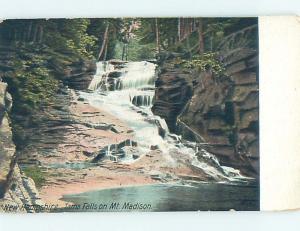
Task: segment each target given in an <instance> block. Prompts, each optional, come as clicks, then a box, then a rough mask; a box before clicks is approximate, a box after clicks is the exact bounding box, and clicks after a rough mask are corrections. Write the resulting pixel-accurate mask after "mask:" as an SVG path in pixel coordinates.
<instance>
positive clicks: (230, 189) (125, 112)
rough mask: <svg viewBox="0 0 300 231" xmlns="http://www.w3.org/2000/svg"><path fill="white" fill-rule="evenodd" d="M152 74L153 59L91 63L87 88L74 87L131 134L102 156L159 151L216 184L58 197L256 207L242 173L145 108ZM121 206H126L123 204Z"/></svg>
mask: <svg viewBox="0 0 300 231" xmlns="http://www.w3.org/2000/svg"><path fill="white" fill-rule="evenodd" d="M156 77H157V73H156V64H153V63H150V62H146V61H141V62H126V63H118V64H117V65H116V64H115V65H112V64H111V63H109V62H99V63H97V73H96V75H95V76H94V78H93V80H92V82H91V84H90V86H89V90H88V91H86V92H80V93H79V94H80V97H82V98H84V99H85V100H86V101H87V102H88V103H89V104H90V105H92V106H94V107H99V108H101V109H102V110H105V111H106V112H108V113H109V114H111V115H113V116H115V117H117V118H118V119H120V120H122V121H124V122H125V123H126V124H127V125H128V126H129V127H130V128H131V129H132V130H133V132H134V139H133V140H130V141H129V143H128V144H126V145H123V146H122V147H120V148H119V146H118V144H115V145H113V144H112V145H109V146H108V147H106V149H105V153H104V157H103V158H109V159H111V160H114V161H117V162H124V163H128V164H130V163H133V162H134V161H137V160H138V159H139V158H140V157H142V156H143V155H146V154H147V153H149V152H151V150H160V151H161V152H162V153H163V157H164V158H165V160H167V161H168V163H169V164H170V165H173V166H175V167H176V164H177V162H178V160H179V159H180V160H184V161H185V162H186V163H188V164H189V165H191V166H192V167H193V168H199V169H201V170H203V171H204V172H205V173H206V174H208V175H209V176H211V178H212V179H215V181H218V183H194V184H186V185H176V184H173V185H172V184H157V185H146V186H134V187H122V188H114V189H104V190H98V191H92V192H85V193H81V194H77V195H65V196H64V197H63V200H64V201H68V202H73V203H75V204H76V203H91V202H95V201H96V202H103V203H108V202H109V201H111V200H114V201H117V202H119V203H120V204H122V203H125V202H126V201H130V202H132V203H138V202H141V201H143V203H148V204H151V208H148V211H178V210H229V209H231V208H233V209H236V210H257V209H258V207H259V206H258V202H257V201H258V199H257V198H258V197H259V195H258V189H257V187H256V186H255V185H253V184H248V183H247V182H249V181H251V179H249V178H247V177H244V176H242V175H241V174H240V173H239V171H238V170H236V169H233V168H230V167H226V166H221V165H220V164H219V162H218V160H217V158H216V157H214V156H213V155H212V154H210V153H208V152H207V151H206V150H205V149H204V148H202V147H201V144H197V143H194V142H188V141H184V140H182V139H181V137H180V136H178V135H175V134H171V133H170V132H169V130H168V127H167V124H166V122H165V121H164V120H163V119H162V118H160V117H159V116H156V115H153V113H152V111H151V107H152V102H153V97H154V90H155V80H156ZM133 144H134V145H133ZM172 153H179V154H176V155H174V154H172ZM199 156H201V158H198V157H199ZM220 179H222V180H220ZM123 210H125V211H128V209H127V208H125V209H123ZM123 210H122V211H123Z"/></svg>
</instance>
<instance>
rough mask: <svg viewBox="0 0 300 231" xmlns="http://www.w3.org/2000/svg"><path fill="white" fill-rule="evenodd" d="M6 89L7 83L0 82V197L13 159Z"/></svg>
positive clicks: (3, 191)
mask: <svg viewBox="0 0 300 231" xmlns="http://www.w3.org/2000/svg"><path fill="white" fill-rule="evenodd" d="M6 89H7V84H6V83H3V82H0V169H1V171H0V197H3V195H4V193H5V192H6V189H7V179H8V178H9V176H10V175H11V165H14V164H13V163H14V159H15V145H14V143H13V142H12V131H11V127H10V125H9V118H8V112H9V110H10V108H11V103H12V100H11V96H10V95H9V94H8V92H7V90H6Z"/></svg>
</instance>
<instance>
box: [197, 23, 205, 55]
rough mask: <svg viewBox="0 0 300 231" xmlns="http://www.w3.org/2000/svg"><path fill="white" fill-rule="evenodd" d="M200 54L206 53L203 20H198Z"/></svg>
mask: <svg viewBox="0 0 300 231" xmlns="http://www.w3.org/2000/svg"><path fill="white" fill-rule="evenodd" d="M198 36H199V53H200V54H203V53H204V36H203V20H202V19H201V18H200V19H198Z"/></svg>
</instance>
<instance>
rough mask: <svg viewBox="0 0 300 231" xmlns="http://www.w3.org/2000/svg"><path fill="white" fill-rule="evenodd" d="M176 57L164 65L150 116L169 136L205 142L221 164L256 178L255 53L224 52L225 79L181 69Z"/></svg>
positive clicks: (243, 49)
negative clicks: (161, 120) (165, 127)
mask: <svg viewBox="0 0 300 231" xmlns="http://www.w3.org/2000/svg"><path fill="white" fill-rule="evenodd" d="M175 56H176V55H175ZM175 56H174V55H172V54H171V55H168V56H167V57H165V58H164V59H162V60H161V64H160V66H161V67H160V71H159V75H158V79H157V81H156V87H157V88H156V92H155V99H154V105H153V107H152V111H153V112H154V113H155V114H156V115H159V116H161V117H162V118H164V119H165V120H166V122H167V124H168V126H169V128H170V130H171V131H173V132H176V133H178V134H180V135H182V136H183V138H185V139H187V140H193V141H197V142H199V143H202V145H203V146H204V147H205V149H206V150H208V151H209V152H211V153H213V154H214V155H215V156H216V157H217V158H218V159H219V161H220V163H221V164H222V165H225V166H230V167H234V168H237V169H240V170H241V172H242V173H243V174H246V175H248V176H253V177H256V178H258V173H259V145H258V144H259V141H258V140H259V131H258V129H259V127H258V125H259V123H258V103H259V102H258V53H257V51H256V50H254V49H250V48H240V49H236V50H234V51H231V52H227V53H223V54H222V57H221V59H222V63H223V65H224V67H225V73H224V74H223V75H222V76H216V75H214V74H213V73H212V72H211V71H203V72H199V71H196V70H189V69H186V68H183V67H181V66H180V65H178V64H177V62H176V57H175Z"/></svg>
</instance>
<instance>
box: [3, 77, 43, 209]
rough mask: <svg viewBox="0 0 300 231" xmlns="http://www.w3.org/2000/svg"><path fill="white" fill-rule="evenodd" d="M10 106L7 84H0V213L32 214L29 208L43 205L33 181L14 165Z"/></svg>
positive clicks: (14, 152)
mask: <svg viewBox="0 0 300 231" xmlns="http://www.w3.org/2000/svg"><path fill="white" fill-rule="evenodd" d="M11 105H12V98H11V96H10V94H9V93H8V92H7V84H6V83H3V82H0V211H5V212H17V211H20V212H33V210H29V209H28V208H29V207H30V206H34V205H39V206H42V205H43V203H42V201H41V200H40V198H39V194H38V192H37V190H36V188H35V184H34V182H33V180H32V179H30V178H28V177H26V176H25V175H24V174H23V173H22V172H21V171H20V169H19V166H18V164H17V163H16V149H15V144H14V143H13V141H12V130H11V127H10V122H9V117H8V113H9V111H10V109H11ZM27 206H29V207H27ZM26 207H27V208H26Z"/></svg>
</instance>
